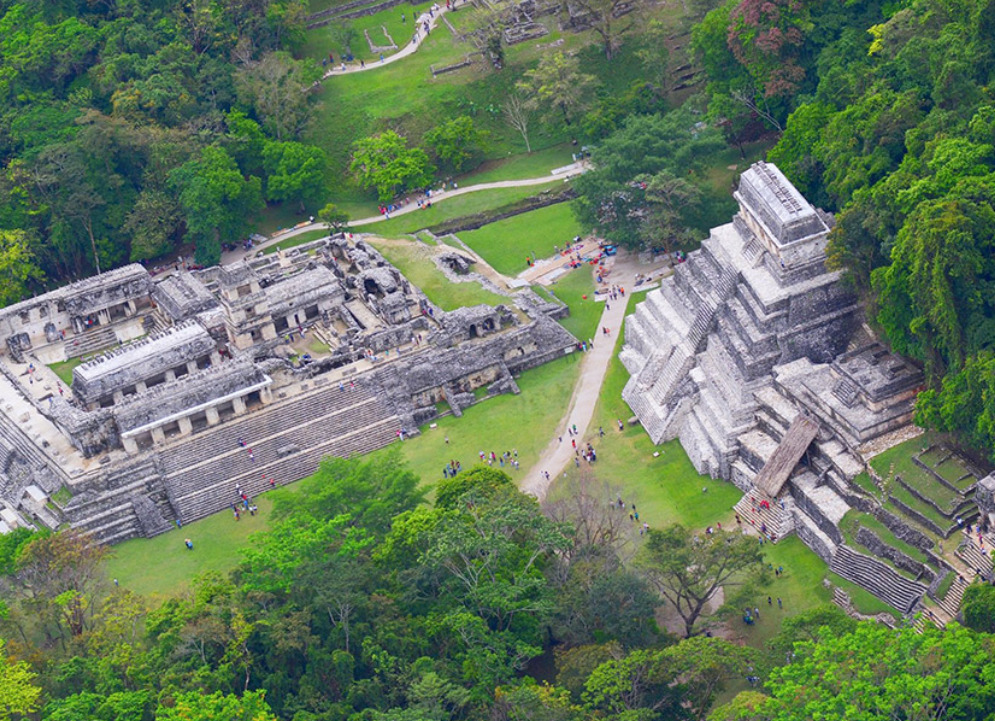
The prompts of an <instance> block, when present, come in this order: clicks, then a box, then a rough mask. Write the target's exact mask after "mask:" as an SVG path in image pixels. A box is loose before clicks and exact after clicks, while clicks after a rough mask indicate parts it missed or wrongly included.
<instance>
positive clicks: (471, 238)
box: [457, 202, 583, 276]
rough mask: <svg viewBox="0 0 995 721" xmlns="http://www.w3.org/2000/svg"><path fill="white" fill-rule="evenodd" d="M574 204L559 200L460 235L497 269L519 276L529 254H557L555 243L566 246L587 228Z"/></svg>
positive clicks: (541, 255) (500, 271) (459, 234)
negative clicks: (578, 215) (575, 212)
mask: <svg viewBox="0 0 995 721" xmlns="http://www.w3.org/2000/svg"><path fill="white" fill-rule="evenodd" d="M570 205H571V204H570V203H569V202H566V203H557V204H556V205H550V206H547V207H545V208H539V210H533V211H531V212H528V213H522V214H521V215H516V216H514V217H512V218H506V219H505V220H499V221H497V222H495V223H488V224H487V225H485V226H484V227H482V228H479V229H477V230H468V231H464V232H462V233H458V234H457V235H458V236H459V239H460V240H462V241H463V242H464V243H466V244H467V245H469V246H470V247H471V248H473V249H474V250H475V251H477V253H479V254H480V255H481V257H483V259H484V260H486V261H487V262H488V263H490V265H491V267H492V268H494V270H496V271H497V272H499V273H503V274H504V275H508V276H515V275H518V273H519V272H521V271H523V270H525V268H526V265H525V257H526V256H532V255H533V254H536V256H535V257H538V258H546V257H548V256H550V255H552V254H553V252H554V250H553V246H554V245H558V246H559V247H560V248H563V247H564V246H566V245H568V244H569V242H570V240H571V239H572V238H573V237H575V236H577V235H580V234H581V233H582V232H583V229H582V228H581V226H580V223H578V222H577V219H576V218H574V214H573V211H572V210H571V207H570Z"/></svg>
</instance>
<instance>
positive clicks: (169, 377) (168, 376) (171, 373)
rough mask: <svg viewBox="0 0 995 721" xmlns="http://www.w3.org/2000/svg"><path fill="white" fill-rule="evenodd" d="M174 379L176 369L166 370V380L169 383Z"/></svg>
mask: <svg viewBox="0 0 995 721" xmlns="http://www.w3.org/2000/svg"><path fill="white" fill-rule="evenodd" d="M175 380H176V371H174V370H173V369H172V368H170V369H169V370H167V371H166V382H167V383H171V382H173V381H175Z"/></svg>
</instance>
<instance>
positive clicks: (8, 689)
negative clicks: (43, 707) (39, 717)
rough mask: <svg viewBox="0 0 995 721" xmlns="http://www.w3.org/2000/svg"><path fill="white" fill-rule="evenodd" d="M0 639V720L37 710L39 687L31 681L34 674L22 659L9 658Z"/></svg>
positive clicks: (3, 720)
mask: <svg viewBox="0 0 995 721" xmlns="http://www.w3.org/2000/svg"><path fill="white" fill-rule="evenodd" d="M4 643H5V642H4V640H3V639H0V721H8V719H10V718H14V717H18V718H19V717H21V716H27V715H28V714H31V713H33V712H35V711H36V710H38V706H39V700H40V699H41V688H39V687H38V686H36V685H35V684H34V683H33V682H34V680H35V677H36V674H35V673H34V672H33V671H31V667H30V666H28V664H27V663H25V662H24V661H15V660H13V659H12V658H9V657H8V656H7V654H6V652H5V651H4Z"/></svg>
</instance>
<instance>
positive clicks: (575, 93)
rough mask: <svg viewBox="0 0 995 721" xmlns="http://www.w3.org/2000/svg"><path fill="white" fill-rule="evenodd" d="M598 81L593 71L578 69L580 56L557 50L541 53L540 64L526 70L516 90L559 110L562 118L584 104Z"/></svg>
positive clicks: (576, 110)
mask: <svg viewBox="0 0 995 721" xmlns="http://www.w3.org/2000/svg"><path fill="white" fill-rule="evenodd" d="M596 84H597V80H596V78H595V77H594V76H593V75H588V74H587V73H582V72H581V71H580V60H579V59H577V58H576V57H575V56H572V55H565V54H564V53H562V52H559V51H557V52H556V53H553V54H551V55H543V56H542V59H541V60H539V65H538V66H537V67H535V68H533V69H532V70H529V71H528V72H527V73H525V79H524V80H523V81H522V82H520V83H519V84H518V88H519V90H521V91H523V92H525V93H527V94H529V95H530V96H532V97H533V98H535V100H536V101H537V102H538V103H539V104H540V106H545V107H546V108H547V109H548V110H550V111H552V110H558V111H560V113H561V114H562V116H563V122H564V123H566V124H567V125H570V122H571V120H572V119H573V118H574V117H575V116H576V115H577V114H578V113H579V112H580V111H581V110H582V109H583V108H584V107H585V106H586V104H587V102H588V99H589V96H590V93H591V91H592V90H593V89H594V86H595V85H596Z"/></svg>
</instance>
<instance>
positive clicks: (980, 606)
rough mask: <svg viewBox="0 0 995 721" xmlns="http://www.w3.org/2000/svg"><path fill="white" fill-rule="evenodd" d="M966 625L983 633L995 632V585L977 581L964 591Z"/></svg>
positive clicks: (963, 610) (963, 605) (963, 603)
mask: <svg viewBox="0 0 995 721" xmlns="http://www.w3.org/2000/svg"><path fill="white" fill-rule="evenodd" d="M961 613H962V614H963V616H964V625H965V626H967V627H968V628H970V629H974V630H975V631H980V632H981V633H995V586H989V585H988V584H987V583H976V584H973V585H971V586H968V588H967V590H966V591H964V599H963V601H962V602H961Z"/></svg>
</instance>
